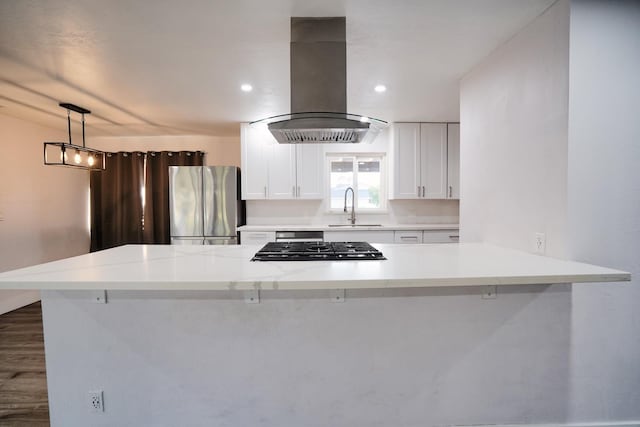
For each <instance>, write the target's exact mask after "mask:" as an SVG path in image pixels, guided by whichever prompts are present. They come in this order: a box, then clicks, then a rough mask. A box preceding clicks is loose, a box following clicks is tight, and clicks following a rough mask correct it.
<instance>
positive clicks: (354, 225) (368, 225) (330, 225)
mask: <svg viewBox="0 0 640 427" xmlns="http://www.w3.org/2000/svg"><path fill="white" fill-rule="evenodd" d="M329 227H382V224H329Z"/></svg>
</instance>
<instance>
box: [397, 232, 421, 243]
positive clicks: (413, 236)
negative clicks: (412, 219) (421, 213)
mask: <svg viewBox="0 0 640 427" xmlns="http://www.w3.org/2000/svg"><path fill="white" fill-rule="evenodd" d="M394 242H395V243H422V231H420V230H411V231H396V232H395V233H394Z"/></svg>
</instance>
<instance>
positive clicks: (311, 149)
mask: <svg viewBox="0 0 640 427" xmlns="http://www.w3.org/2000/svg"><path fill="white" fill-rule="evenodd" d="M322 154H323V149H322V145H321V144H301V145H296V185H297V187H296V191H297V197H298V198H299V199H322V195H323V191H322V182H323V181H322V176H323V174H322V172H323V156H322Z"/></svg>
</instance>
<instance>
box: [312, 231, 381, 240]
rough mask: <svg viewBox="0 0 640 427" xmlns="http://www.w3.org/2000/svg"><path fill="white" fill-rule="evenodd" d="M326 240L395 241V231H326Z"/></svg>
mask: <svg viewBox="0 0 640 427" xmlns="http://www.w3.org/2000/svg"><path fill="white" fill-rule="evenodd" d="M324 241H325V242H368V243H393V231H391V230H379V231H370V230H348V231H340V230H338V231H325V232H324Z"/></svg>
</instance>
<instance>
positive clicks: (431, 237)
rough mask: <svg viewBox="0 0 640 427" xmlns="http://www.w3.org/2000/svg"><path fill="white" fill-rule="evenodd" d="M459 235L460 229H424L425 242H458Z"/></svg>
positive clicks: (423, 238) (423, 239) (423, 237)
mask: <svg viewBox="0 0 640 427" xmlns="http://www.w3.org/2000/svg"><path fill="white" fill-rule="evenodd" d="M459 236H460V231H459V230H424V231H423V232H422V241H423V242H424V243H457V242H458V239H459Z"/></svg>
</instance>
